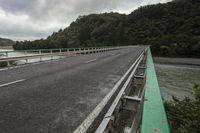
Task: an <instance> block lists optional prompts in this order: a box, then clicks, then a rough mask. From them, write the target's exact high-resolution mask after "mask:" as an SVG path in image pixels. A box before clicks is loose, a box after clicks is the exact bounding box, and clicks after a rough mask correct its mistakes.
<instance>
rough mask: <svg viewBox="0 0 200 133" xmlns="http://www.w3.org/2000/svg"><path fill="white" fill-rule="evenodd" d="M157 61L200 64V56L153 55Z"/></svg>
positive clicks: (161, 62) (162, 62)
mask: <svg viewBox="0 0 200 133" xmlns="http://www.w3.org/2000/svg"><path fill="white" fill-rule="evenodd" d="M153 61H154V62H155V63H160V64H174V65H195V66H200V58H170V57H153Z"/></svg>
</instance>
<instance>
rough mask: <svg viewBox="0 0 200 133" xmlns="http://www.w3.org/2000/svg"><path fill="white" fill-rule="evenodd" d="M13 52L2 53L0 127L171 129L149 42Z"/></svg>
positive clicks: (39, 132)
mask: <svg viewBox="0 0 200 133" xmlns="http://www.w3.org/2000/svg"><path fill="white" fill-rule="evenodd" d="M13 52H16V51H3V52H1V53H0V54H1V55H2V56H1V57H0V63H1V62H5V63H6V64H7V67H6V68H3V69H0V90H1V91H0V132H2V133H16V132H17V133H18V132H19V133H57V132H58V133H70V132H74V133H84V132H91V133H93V132H96V133H104V132H106V133H112V132H115V133H123V132H124V133H139V132H141V133H169V132H170V130H169V126H168V121H167V117H166V113H165V109H164V106H163V102H162V98H161V94H160V90H159V86H158V82H157V78H156V73H155V69H154V65H153V60H152V56H151V52H150V48H149V47H147V46H126V47H101V48H100V47H99V48H97V47H96V48H71V49H50V50H31V51H17V52H20V53H22V54H21V55H18V56H11V55H12V53H13ZM33 59H34V61H30V60H33Z"/></svg>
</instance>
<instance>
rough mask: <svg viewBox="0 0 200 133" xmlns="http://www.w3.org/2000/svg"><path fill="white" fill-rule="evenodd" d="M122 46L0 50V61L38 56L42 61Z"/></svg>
mask: <svg viewBox="0 0 200 133" xmlns="http://www.w3.org/2000/svg"><path fill="white" fill-rule="evenodd" d="M119 48H122V47H89V48H68V49H65V48H64V49H40V50H20V51H0V53H1V54H2V55H4V56H1V57H0V63H1V62H6V63H7V66H11V64H10V62H13V61H14V62H15V61H18V60H25V63H28V60H29V59H35V58H39V59H40V60H39V61H43V60H42V58H43V57H51V60H53V57H55V56H59V57H60V58H62V57H66V56H72V55H77V54H88V53H97V52H105V51H110V50H116V49H119ZM14 52H21V53H24V55H20V56H11V57H9V54H10V53H14Z"/></svg>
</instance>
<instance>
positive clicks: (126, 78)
mask: <svg viewBox="0 0 200 133" xmlns="http://www.w3.org/2000/svg"><path fill="white" fill-rule="evenodd" d="M145 52H146V50H144V51H143V52H141V53H140V54H139V55H138V57H137V59H136V61H135V62H134V63H133V64H132V65H131V67H130V68H129V69H128V70H127V72H126V73H125V74H124V75H123V76H122V78H121V79H120V80H119V81H118V82H117V83H116V84H115V86H114V87H113V89H112V90H111V91H110V92H109V93H108V94H107V95H106V96H105V97H104V99H103V100H102V101H101V102H100V103H99V104H98V105H97V106H96V108H95V109H94V110H93V111H92V112H91V113H90V114H89V115H88V117H87V118H86V119H85V120H84V121H83V122H82V124H81V125H80V126H79V127H78V128H77V129H76V130H75V131H74V133H85V132H87V131H88V129H89V128H90V126H92V123H93V122H94V121H95V119H97V117H98V115H99V114H100V112H101V111H102V110H103V109H104V107H105V106H106V104H107V103H108V102H109V101H110V100H111V97H112V96H113V95H114V94H115V92H117V91H118V90H120V91H119V93H118V94H117V96H116V98H115V99H114V101H113V102H112V104H111V106H110V107H109V109H108V110H107V112H106V114H105V116H104V118H103V120H102V121H101V123H100V124H99V126H98V127H97V129H96V133H104V132H110V131H108V130H110V129H109V128H110V127H109V126H110V123H112V120H113V116H114V115H113V113H114V111H115V109H116V107H118V105H119V104H122V99H125V98H126V99H127V100H126V101H128V98H133V99H132V100H133V101H135V100H140V99H141V96H142V95H141V93H142V92H140V93H139V95H140V96H139V97H128V96H127V97H125V92H126V91H128V90H127V89H128V88H129V86H130V84H131V81H132V78H133V77H134V76H136V75H135V71H136V69H137V68H138V66H139V64H140V63H141V61H142V59H143V57H144V53H145ZM139 78H141V77H139Z"/></svg>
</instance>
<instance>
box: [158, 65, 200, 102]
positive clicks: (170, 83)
mask: <svg viewBox="0 0 200 133" xmlns="http://www.w3.org/2000/svg"><path fill="white" fill-rule="evenodd" d="M155 68H156V73H157V77H158V82H159V86H160V89H161V94H162V96H163V98H164V100H165V101H166V100H172V96H176V97H179V98H183V97H184V96H188V97H191V98H194V97H193V95H192V93H193V92H194V89H193V86H194V83H198V84H200V67H199V66H193V65H169V64H155Z"/></svg>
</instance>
